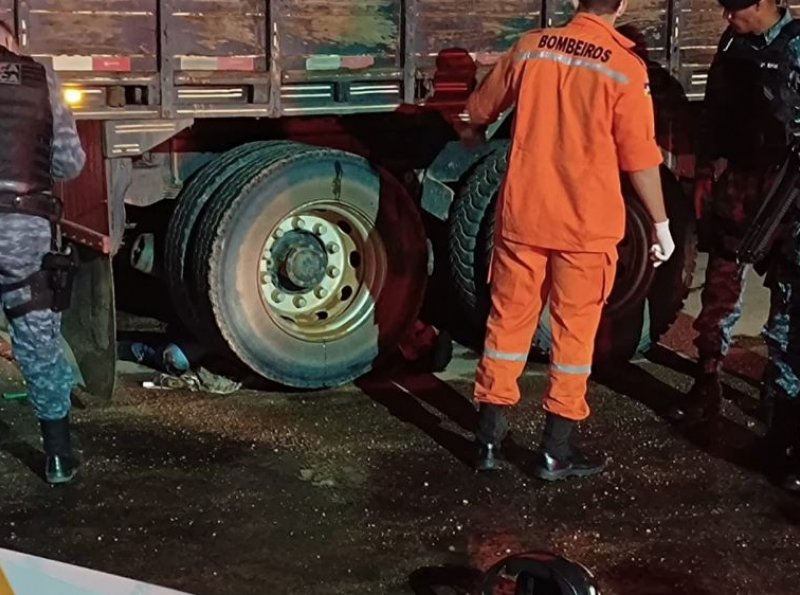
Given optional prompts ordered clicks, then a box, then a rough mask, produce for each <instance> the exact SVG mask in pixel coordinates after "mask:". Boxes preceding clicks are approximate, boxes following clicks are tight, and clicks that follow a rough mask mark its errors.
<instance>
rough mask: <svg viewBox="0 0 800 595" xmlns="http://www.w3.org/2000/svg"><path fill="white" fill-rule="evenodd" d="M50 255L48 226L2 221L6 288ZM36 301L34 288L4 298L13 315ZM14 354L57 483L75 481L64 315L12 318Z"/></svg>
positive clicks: (0, 256)
mask: <svg viewBox="0 0 800 595" xmlns="http://www.w3.org/2000/svg"><path fill="white" fill-rule="evenodd" d="M49 249H50V226H49V223H48V222H47V221H45V220H44V219H40V218H37V217H31V216H25V215H0V285H2V286H9V285H11V284H14V283H19V282H20V281H24V280H25V279H26V278H28V277H29V276H30V275H32V274H33V273H35V272H36V271H38V270H39V269H40V268H41V262H42V258H43V257H44V255H45V254H46V253H47V252H48V251H49ZM30 300H31V291H30V288H27V287H22V288H19V289H16V290H13V291H4V292H3V293H2V305H3V308H4V309H5V310H6V312H7V313H11V312H13V309H14V308H16V307H19V306H22V305H24V304H25V303H27V302H28V301H30ZM9 317H10V321H9V322H10V325H11V343H12V345H11V346H12V352H13V354H14V358H15V359H16V361H17V363H18V365H19V367H20V370H21V372H22V375H23V377H24V378H25V382H26V383H27V388H28V394H29V397H30V401H31V403H32V404H33V408H34V411H35V412H36V416H37V417H38V419H39V422H40V428H41V432H42V439H43V443H44V449H45V453H46V455H47V464H46V468H45V476H46V478H47V480H48V481H49V482H51V483H65V482H67V481H70V480H71V479H72V478H73V477H74V476H75V473H76V471H77V463H76V461H75V458H74V456H73V453H72V448H71V444H70V431H69V410H70V394H71V391H72V386H73V376H72V369H71V368H70V366H69V363H68V362H67V360H66V357H65V356H64V351H63V347H62V344H61V315H60V314H57V313H55V312H53V311H52V310H50V309H37V310H33V311H31V312H27V313H24V314H22V315H18V316H9Z"/></svg>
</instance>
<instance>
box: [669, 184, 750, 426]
mask: <svg viewBox="0 0 800 595" xmlns="http://www.w3.org/2000/svg"><path fill="white" fill-rule="evenodd" d="M761 196H762V176H761V175H760V174H759V173H757V172H752V171H746V172H741V171H732V170H730V171H728V172H727V173H726V174H725V175H724V177H723V179H721V180H720V182H719V183H718V185H717V187H716V188H715V193H714V197H713V202H712V209H713V213H712V217H713V221H712V226H713V237H712V239H711V252H710V254H709V260H708V267H707V269H706V279H705V284H704V286H703V292H702V294H701V297H700V299H701V304H702V307H701V311H700V315H699V316H698V317H697V320H696V321H695V323H694V328H695V330H696V331H697V333H698V335H697V338H696V339H695V346H696V347H697V350H698V354H699V362H698V363H699V365H698V368H699V369H698V372H697V376H696V378H695V382H694V384H693V386H692V388H691V390H690V391H689V394H688V399H687V403H686V404H683V405H680V406H678V407H675V408H673V409H672V411H671V412H670V416H671V417H672V418H673V419H675V420H677V421H689V422H698V421H703V420H708V419H712V418H714V417H716V416H717V415H718V414H719V410H720V407H721V404H722V385H721V384H720V380H719V372H720V371H721V369H722V363H723V361H724V360H725V357H726V356H727V354H728V351H729V349H730V345H731V335H732V333H733V327H734V326H736V323H737V322H739V319H740V318H741V316H742V297H743V295H744V287H745V276H746V273H747V269H746V268H745V267H742V266H740V265H739V264H737V263H736V248H737V246H738V244H739V242H740V240H741V237H742V235H743V234H744V233H745V230H746V229H747V221H748V219H749V217H750V216H751V215H753V214H754V213H755V211H756V210H757V209H758V206H759V203H760V198H761Z"/></svg>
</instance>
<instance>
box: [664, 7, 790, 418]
mask: <svg viewBox="0 0 800 595" xmlns="http://www.w3.org/2000/svg"><path fill="white" fill-rule="evenodd" d="M720 3H721V5H722V7H723V11H724V12H723V14H724V17H725V18H726V20H727V21H728V23H729V27H728V28H727V30H726V31H725V32H724V33H723V35H722V37H721V40H720V43H719V46H718V49H717V53H716V55H715V57H714V60H713V62H712V65H711V69H710V71H709V75H708V82H707V86H706V95H705V102H704V111H703V116H702V118H701V122H700V126H699V128H698V130H699V134H698V138H697V150H696V155H697V168H696V172H697V173H696V176H695V179H696V183H695V203H696V204H697V205H698V206H699V205H701V204H702V203H704V202H706V201H709V202H710V207H711V208H710V213H709V214H708V217H709V225H708V228H709V231H710V244H709V257H708V267H707V269H706V278H705V284H704V287H703V292H702V294H701V304H702V308H701V312H700V315H699V316H698V317H697V320H696V321H695V323H694V328H695V330H696V331H697V332H698V335H697V338H696V339H695V345H696V347H697V350H698V355H699V362H698V373H697V376H696V378H695V382H694V384H693V386H692V388H691V389H690V391H689V394H688V398H687V402H686V403H685V404H682V405H680V406H679V407H676V408H675V409H674V410H673V411H672V416H673V417H674V418H675V419H677V420H684V421H687V422H690V423H694V422H699V421H706V420H709V419H713V418H714V417H716V416H717V415H718V414H719V411H720V405H721V402H722V388H721V385H720V380H719V373H720V370H721V368H722V363H723V360H724V358H725V356H726V355H727V353H728V350H729V348H730V344H731V333H732V331H733V327H734V326H735V325H736V323H737V322H738V321H739V318H740V317H741V314H742V297H743V292H744V286H745V276H746V274H747V268H746V267H744V266H740V265H739V264H738V263H737V262H736V256H735V251H736V248H737V246H738V244H739V242H740V240H741V238H742V236H743V235H744V233H745V231H746V229H747V224H748V221H749V220H750V219H751V218H752V217H753V216H754V215H755V213H756V211H757V210H758V208H759V206H760V201H761V199H762V198H763V196H764V192H765V190H766V186H768V184H769V182H770V171H771V169H772V168H773V166H775V165H776V164H777V163H779V162H780V161H781V158H782V155H783V151H784V150H785V147H786V138H785V131H784V128H783V125H782V124H781V123H780V122H779V121H778V120H777V119H776V118H775V117H774V116H773V113H774V109H772V108H770V107H769V106H768V105H767V104H768V99H767V98H766V97H765V95H764V92H763V88H762V78H763V77H762V74H761V72H760V71H761V70H762V69H761V67H760V65H761V64H766V63H779V62H781V61H785V60H786V59H787V58H788V57H789V55H790V53H791V51H794V50H792V49H791V48H795V47H796V46H795V42H794V41H792V39H793V38H794V36H795V35H796V33H795V29H794V25H791V26H789V27H787V25H789V24H790V23H792V20H793V19H792V17H791V15H790V14H789V12H788V11H787V10H786V9H784V8H780V9H779V8H778V6H777V5H776V3H775V0H760V1H755V0H720Z"/></svg>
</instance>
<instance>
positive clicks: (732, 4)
mask: <svg viewBox="0 0 800 595" xmlns="http://www.w3.org/2000/svg"><path fill="white" fill-rule="evenodd" d="M718 1H719V3H720V5H721V6H722V8H724V9H725V10H742V9H744V8H749V7H750V6H753V5H755V4H758V2H759V0H718Z"/></svg>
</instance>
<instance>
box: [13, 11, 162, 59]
mask: <svg viewBox="0 0 800 595" xmlns="http://www.w3.org/2000/svg"><path fill="white" fill-rule="evenodd" d="M24 4H26V5H27V8H28V13H29V17H28V18H29V23H28V25H29V36H28V39H29V46H28V49H29V51H30V52H31V53H32V54H34V55H46V56H49V55H80V56H98V55H106V56H130V57H134V58H136V57H138V58H152V59H153V61H155V58H156V54H157V47H158V44H157V41H156V40H157V18H156V0H27V1H25V2H24Z"/></svg>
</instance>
